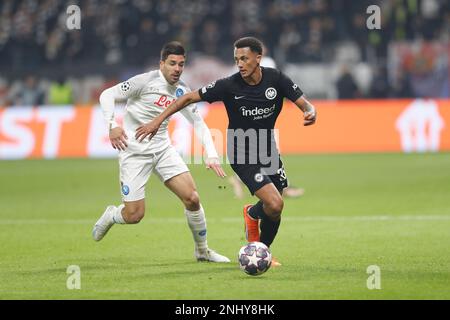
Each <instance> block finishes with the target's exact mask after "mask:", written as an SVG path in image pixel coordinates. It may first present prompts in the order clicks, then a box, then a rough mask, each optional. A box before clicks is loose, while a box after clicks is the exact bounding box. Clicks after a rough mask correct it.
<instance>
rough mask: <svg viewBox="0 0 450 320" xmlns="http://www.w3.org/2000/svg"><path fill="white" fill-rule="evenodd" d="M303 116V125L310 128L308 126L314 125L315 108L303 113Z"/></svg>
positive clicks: (315, 117)
mask: <svg viewBox="0 0 450 320" xmlns="http://www.w3.org/2000/svg"><path fill="white" fill-rule="evenodd" d="M303 116H304V121H303V125H304V126H310V125H312V124H314V123H316V119H317V111H316V109H315V108H312V109H310V110H308V111H305V113H303Z"/></svg>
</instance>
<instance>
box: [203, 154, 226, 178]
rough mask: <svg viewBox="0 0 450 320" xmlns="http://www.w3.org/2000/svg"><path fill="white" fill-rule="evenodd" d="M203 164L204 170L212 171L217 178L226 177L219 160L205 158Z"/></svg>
mask: <svg viewBox="0 0 450 320" xmlns="http://www.w3.org/2000/svg"><path fill="white" fill-rule="evenodd" d="M205 163H206V169H212V170H213V171H214V172H215V173H216V175H217V176H218V177H219V178H225V177H226V176H227V175H226V174H225V171H223V169H222V166H221V165H220V161H219V158H207V159H206V160H205Z"/></svg>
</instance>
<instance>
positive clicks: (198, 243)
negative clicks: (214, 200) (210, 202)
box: [184, 205, 208, 251]
mask: <svg viewBox="0 0 450 320" xmlns="http://www.w3.org/2000/svg"><path fill="white" fill-rule="evenodd" d="M184 214H185V215H186V218H187V221H188V225H189V228H190V229H191V232H192V236H193V238H194V242H195V248H196V249H197V250H199V251H205V250H206V249H207V248H208V242H207V241H206V219H205V211H204V210H203V207H202V205H200V210H197V211H190V210H188V209H184Z"/></svg>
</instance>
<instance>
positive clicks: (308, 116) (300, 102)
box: [294, 96, 317, 126]
mask: <svg viewBox="0 0 450 320" xmlns="http://www.w3.org/2000/svg"><path fill="white" fill-rule="evenodd" d="M294 103H295V104H296V106H297V107H299V108H300V110H302V111H303V116H304V121H303V125H304V126H310V125H312V124H314V123H316V119H317V111H316V108H315V107H314V106H313V105H312V103H311V102H309V101H308V100H306V98H305V97H304V96H301V97H300V98H298V99H297V101H295V102H294Z"/></svg>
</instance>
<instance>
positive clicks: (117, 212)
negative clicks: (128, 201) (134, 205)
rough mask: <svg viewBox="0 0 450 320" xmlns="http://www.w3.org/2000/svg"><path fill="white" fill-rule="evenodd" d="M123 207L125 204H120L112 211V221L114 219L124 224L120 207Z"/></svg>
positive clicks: (115, 221)
mask: <svg viewBox="0 0 450 320" xmlns="http://www.w3.org/2000/svg"><path fill="white" fill-rule="evenodd" d="M124 207H125V205H123V204H121V205H120V206H118V207H117V208H116V210H115V211H114V213H113V221H114V223H118V224H126V222H125V220H124V219H123V216H122V209H123V208H124Z"/></svg>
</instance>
